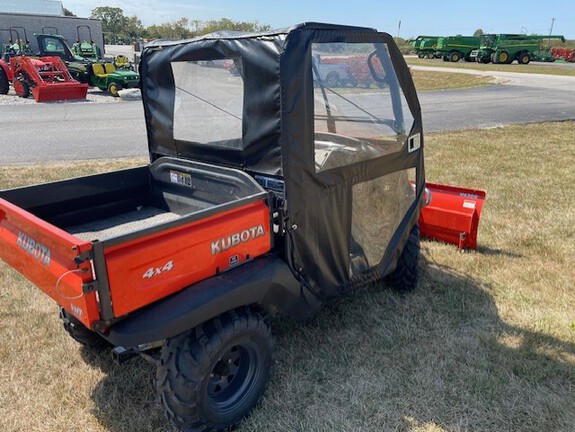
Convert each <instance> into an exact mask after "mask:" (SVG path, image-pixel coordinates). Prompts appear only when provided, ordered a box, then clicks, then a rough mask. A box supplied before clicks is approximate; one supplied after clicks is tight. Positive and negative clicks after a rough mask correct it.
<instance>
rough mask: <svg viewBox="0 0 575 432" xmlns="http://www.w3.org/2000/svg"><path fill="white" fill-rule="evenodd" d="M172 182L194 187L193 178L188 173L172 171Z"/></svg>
mask: <svg viewBox="0 0 575 432" xmlns="http://www.w3.org/2000/svg"><path fill="white" fill-rule="evenodd" d="M170 181H171V182H172V183H177V184H180V185H182V186H187V187H192V176H191V175H190V174H188V173H183V172H179V171H173V170H170Z"/></svg>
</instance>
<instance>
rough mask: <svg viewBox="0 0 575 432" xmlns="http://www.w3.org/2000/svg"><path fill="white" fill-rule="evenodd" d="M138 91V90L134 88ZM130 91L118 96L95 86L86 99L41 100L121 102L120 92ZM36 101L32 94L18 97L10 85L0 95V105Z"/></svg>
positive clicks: (89, 90) (122, 97)
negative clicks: (8, 88)
mask: <svg viewBox="0 0 575 432" xmlns="http://www.w3.org/2000/svg"><path fill="white" fill-rule="evenodd" d="M136 91H138V92H139V90H136ZM125 92H130V93H131V94H132V96H133V94H134V90H121V91H120V97H119V98H118V97H113V96H112V95H111V94H110V93H108V92H107V91H102V90H100V89H98V88H96V87H93V88H89V89H88V94H87V95H86V100H83V99H77V100H61V101H52V102H42V103H45V104H62V103H119V102H122V101H123V99H124V95H123V94H122V93H125ZM35 103H37V102H36V101H35V100H34V98H33V97H32V95H30V97H28V98H26V99H24V98H21V97H18V96H17V95H16V93H15V92H14V89H13V88H12V87H10V91H9V92H8V94H6V95H0V105H16V104H18V105H23V104H35Z"/></svg>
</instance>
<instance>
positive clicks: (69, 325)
mask: <svg viewBox="0 0 575 432" xmlns="http://www.w3.org/2000/svg"><path fill="white" fill-rule="evenodd" d="M60 319H61V320H62V322H63V324H64V329H65V330H66V331H67V332H68V333H69V334H70V336H71V337H72V339H74V340H75V341H76V342H79V343H81V344H82V345H84V346H85V347H87V348H90V349H92V350H94V351H102V350H104V349H107V348H110V347H111V346H112V345H110V344H109V343H108V341H106V340H105V339H104V338H102V337H100V336H98V334H96V333H94V332H93V331H91V330H89V329H88V328H86V326H85V325H84V324H82V323H81V322H80V321H78V319H77V318H75V317H74V316H73V315H71V314H70V313H68V311H66V309H63V308H62V309H60Z"/></svg>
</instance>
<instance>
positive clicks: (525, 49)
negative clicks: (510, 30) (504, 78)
mask: <svg viewBox="0 0 575 432" xmlns="http://www.w3.org/2000/svg"><path fill="white" fill-rule="evenodd" d="M551 39H559V40H561V41H562V42H565V37H563V36H562V35H548V36H537V35H525V34H484V35H483V36H481V46H480V47H479V48H478V49H475V50H473V51H471V53H470V55H469V57H470V59H471V61H477V62H478V63H501V64H510V63H513V61H515V60H517V63H519V64H529V62H530V61H531V60H538V61H552V59H553V57H551V55H550V53H545V52H544V51H542V50H540V45H541V43H542V41H544V40H551ZM553 60H554V59H553Z"/></svg>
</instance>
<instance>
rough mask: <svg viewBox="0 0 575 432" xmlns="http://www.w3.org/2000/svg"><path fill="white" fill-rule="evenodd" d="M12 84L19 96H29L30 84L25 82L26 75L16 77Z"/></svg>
mask: <svg viewBox="0 0 575 432" xmlns="http://www.w3.org/2000/svg"><path fill="white" fill-rule="evenodd" d="M13 85H14V91H15V92H16V94H17V95H18V96H20V97H21V98H24V99H26V98H27V97H28V96H30V85H29V84H28V83H27V82H26V77H25V76H24V75H21V76H20V77H18V78H16V79H15V80H14V83H13Z"/></svg>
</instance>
